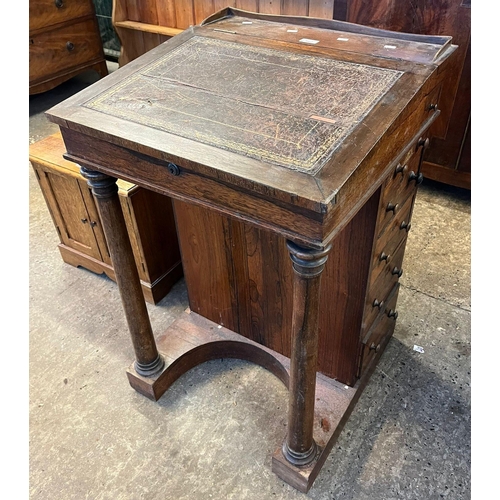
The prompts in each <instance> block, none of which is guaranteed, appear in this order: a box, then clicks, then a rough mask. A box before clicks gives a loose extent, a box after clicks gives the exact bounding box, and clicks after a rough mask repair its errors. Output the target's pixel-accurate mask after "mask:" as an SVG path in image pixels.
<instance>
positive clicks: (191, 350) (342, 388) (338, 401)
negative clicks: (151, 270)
mask: <svg viewBox="0 0 500 500" xmlns="http://www.w3.org/2000/svg"><path fill="white" fill-rule="evenodd" d="M157 346H158V350H159V352H160V353H161V355H162V356H163V357H164V359H165V368H164V370H163V371H162V372H161V373H160V374H159V375H157V376H155V377H151V378H146V377H143V376H141V375H139V374H138V373H137V372H136V371H135V369H134V365H132V366H130V367H129V369H128V370H127V376H128V379H129V382H130V385H131V386H132V387H133V388H134V389H135V390H136V391H137V392H139V393H141V394H143V395H144V396H146V397H147V398H149V399H151V400H153V401H158V399H160V398H161V396H162V395H163V394H164V393H165V391H166V390H167V389H168V388H169V387H170V386H171V385H172V384H173V383H174V382H175V381H176V380H177V379H178V378H179V377H180V376H181V375H183V374H184V373H186V372H187V371H188V370H190V369H191V368H193V367H195V366H197V365H199V364H201V363H204V362H205V361H209V360H213V359H220V358H236V359H243V360H247V361H251V362H253V363H256V364H258V365H260V366H262V367H264V368H266V369H267V370H269V371H270V372H271V373H273V374H274V375H276V376H277V377H278V378H279V379H280V380H281V381H282V382H283V383H284V384H285V386H286V387H288V381H289V370H290V360H289V358H287V357H285V356H282V355H281V354H278V353H277V352H275V351H273V350H271V349H269V348H266V347H264V346H262V345H260V344H258V343H256V342H253V341H252V340H249V339H247V338H245V337H243V336H241V335H239V334H237V333H234V332H232V331H231V330H228V329H227V328H224V327H223V326H221V325H218V324H217V323H214V322H212V321H210V320H208V319H206V318H204V317H203V316H200V315H198V314H196V313H193V312H191V311H190V310H189V309H188V310H186V311H185V313H184V314H183V315H182V316H181V317H180V318H179V319H177V320H176V321H175V322H174V323H173V324H172V325H171V326H170V327H169V328H168V329H167V330H166V331H165V333H163V334H162V335H161V336H160V337H159V338H158V339H157ZM380 354H381V353H380ZM374 361H376V360H374ZM375 364H376V362H375V363H373V364H372V366H373V367H374V366H375ZM372 371H373V370H370V371H369V372H370V373H367V376H364V377H363V379H361V380H360V381H359V382H358V384H356V385H355V386H354V387H349V386H346V385H344V384H340V383H339V382H337V381H336V380H333V379H330V378H328V377H326V376H325V375H322V374H321V373H318V374H317V375H316V402H315V410H314V414H315V419H314V440H315V442H316V443H317V445H318V451H317V454H316V457H315V459H314V461H313V462H312V463H310V464H308V465H306V466H301V467H298V466H294V465H292V464H291V463H290V462H288V461H287V460H286V458H285V457H284V456H283V453H282V447H281V443H279V444H278V447H277V450H276V451H275V453H274V454H273V458H272V470H273V472H275V473H276V474H277V475H278V476H279V477H280V478H281V479H283V480H284V481H285V482H287V483H288V484H290V485H291V486H293V487H294V488H296V489H298V490H299V491H302V492H304V493H305V492H307V491H308V490H309V488H310V487H311V486H312V484H313V482H314V480H315V479H316V477H317V475H318V473H319V472H320V470H321V468H322V466H323V464H324V462H325V460H326V458H327V457H328V454H329V453H330V451H331V449H332V447H333V445H334V443H335V441H336V440H337V438H338V436H339V434H340V432H341V431H342V428H343V426H344V424H345V422H346V421H347V419H348V418H349V415H350V414H351V412H352V410H353V408H354V405H355V404H356V402H357V400H358V398H359V396H360V395H361V392H362V390H363V389H364V387H365V385H366V383H367V381H368V377H369V375H370V374H371V372H372Z"/></svg>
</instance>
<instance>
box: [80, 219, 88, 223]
mask: <svg viewBox="0 0 500 500" xmlns="http://www.w3.org/2000/svg"><path fill="white" fill-rule="evenodd" d="M80 220H81V221H82V222H83V224H87V222H88V220H87V219H80Z"/></svg>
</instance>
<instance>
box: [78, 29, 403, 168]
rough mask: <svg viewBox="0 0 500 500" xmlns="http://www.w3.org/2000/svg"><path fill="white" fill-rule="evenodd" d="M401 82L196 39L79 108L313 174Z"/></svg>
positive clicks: (395, 74)
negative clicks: (391, 89)
mask: <svg viewBox="0 0 500 500" xmlns="http://www.w3.org/2000/svg"><path fill="white" fill-rule="evenodd" d="M401 74H402V72H400V71H396V70H392V69H386V68H378V67H374V66H368V65H364V64H358V63H350V62H345V61H338V60H335V59H331V58H327V57H320V56H315V55H309V54H298V53H292V52H288V51H284V50H283V51H281V50H276V49H268V48H263V47H255V46H249V45H246V44H241V43H236V42H228V41H223V40H216V39H211V38H204V37H200V36H194V37H192V38H190V39H189V40H188V41H186V42H185V43H183V44H182V45H180V46H179V47H177V48H176V49H174V50H172V51H170V52H168V53H166V54H165V55H163V56H161V57H160V58H158V59H157V60H155V61H153V62H152V63H151V64H149V65H147V66H145V67H143V68H141V69H140V70H139V71H137V72H136V73H133V74H132V75H130V76H129V77H128V78H126V79H125V80H124V81H122V82H121V83H119V84H117V85H115V86H113V87H111V88H109V89H108V90H106V91H105V92H103V93H102V94H100V95H99V96H97V97H94V98H92V99H91V100H89V101H87V102H86V103H85V104H84V106H85V107H87V108H91V109H95V110H97V111H101V112H103V113H106V114H109V115H111V116H116V117H120V118H123V119H125V120H129V121H133V122H137V123H141V124H144V125H147V126H149V127H153V128H157V129H160V130H164V131H166V132H169V133H172V134H175V135H179V136H182V137H185V138H188V139H191V140H195V141H198V142H201V143H204V144H208V145H211V146H215V147H218V148H222V149H226V150H229V151H232V152H235V153H238V154H242V155H246V156H250V157H252V158H256V159H258V160H261V161H265V162H269V163H272V164H276V165H280V166H283V167H286V168H291V169H295V170H300V171H304V172H308V173H311V174H314V173H315V172H317V171H318V170H319V169H320V168H321V166H322V165H323V164H324V162H325V160H326V159H327V158H328V157H329V155H330V154H331V153H332V152H333V151H334V150H335V149H336V148H337V147H338V146H339V145H340V144H341V143H342V141H343V140H344V139H345V138H346V137H347V136H348V135H349V133H350V132H351V131H352V129H353V128H354V127H356V126H357V125H358V124H359V123H360V122H361V121H362V120H363V118H364V117H365V116H366V115H367V114H368V113H369V112H370V110H371V109H372V108H373V107H374V106H375V105H376V103H377V102H378V101H379V100H380V99H381V98H382V97H383V95H384V94H386V93H387V91H388V90H389V89H390V88H391V87H392V85H393V84H394V83H395V82H396V81H397V79H398V78H399V77H400V76H401Z"/></svg>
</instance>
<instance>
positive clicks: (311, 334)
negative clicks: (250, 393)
mask: <svg viewBox="0 0 500 500" xmlns="http://www.w3.org/2000/svg"><path fill="white" fill-rule="evenodd" d="M287 247H288V250H289V252H290V258H291V259H292V265H293V270H294V281H293V313H292V314H293V316H292V354H291V358H290V386H289V405H288V432H287V437H286V440H285V443H284V444H283V455H284V457H285V458H286V459H287V460H288V461H289V462H290V463H292V464H294V465H299V466H300V465H306V464H308V463H310V462H312V461H313V460H314V458H315V456H316V443H315V441H314V439H313V424H314V401H315V393H316V368H317V360H318V317H319V291H320V282H321V274H322V272H323V269H324V268H325V263H326V261H327V259H328V252H329V251H330V249H331V245H328V246H327V247H326V248H324V249H323V250H315V249H310V248H304V247H301V246H299V245H297V244H296V243H293V242H291V241H287Z"/></svg>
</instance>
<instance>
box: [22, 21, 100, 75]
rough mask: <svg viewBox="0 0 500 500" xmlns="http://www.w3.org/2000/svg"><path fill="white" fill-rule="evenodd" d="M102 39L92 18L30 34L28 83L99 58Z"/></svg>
mask: <svg viewBox="0 0 500 500" xmlns="http://www.w3.org/2000/svg"><path fill="white" fill-rule="evenodd" d="M101 52H102V42H101V38H100V35H99V32H98V30H97V28H96V25H95V21H94V20H93V19H90V20H87V21H83V22H79V23H74V24H71V25H69V26H64V27H62V28H59V29H57V30H53V31H49V32H46V33H42V34H40V35H37V36H34V37H31V38H30V59H29V73H30V74H29V78H30V84H31V83H33V82H36V81H38V80H43V78H44V77H49V76H50V77H53V76H54V75H55V74H57V73H58V72H64V71H67V70H69V69H71V68H75V67H77V66H79V65H81V64H85V63H87V62H90V61H92V60H94V59H96V60H97V59H99V58H100V57H101Z"/></svg>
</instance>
